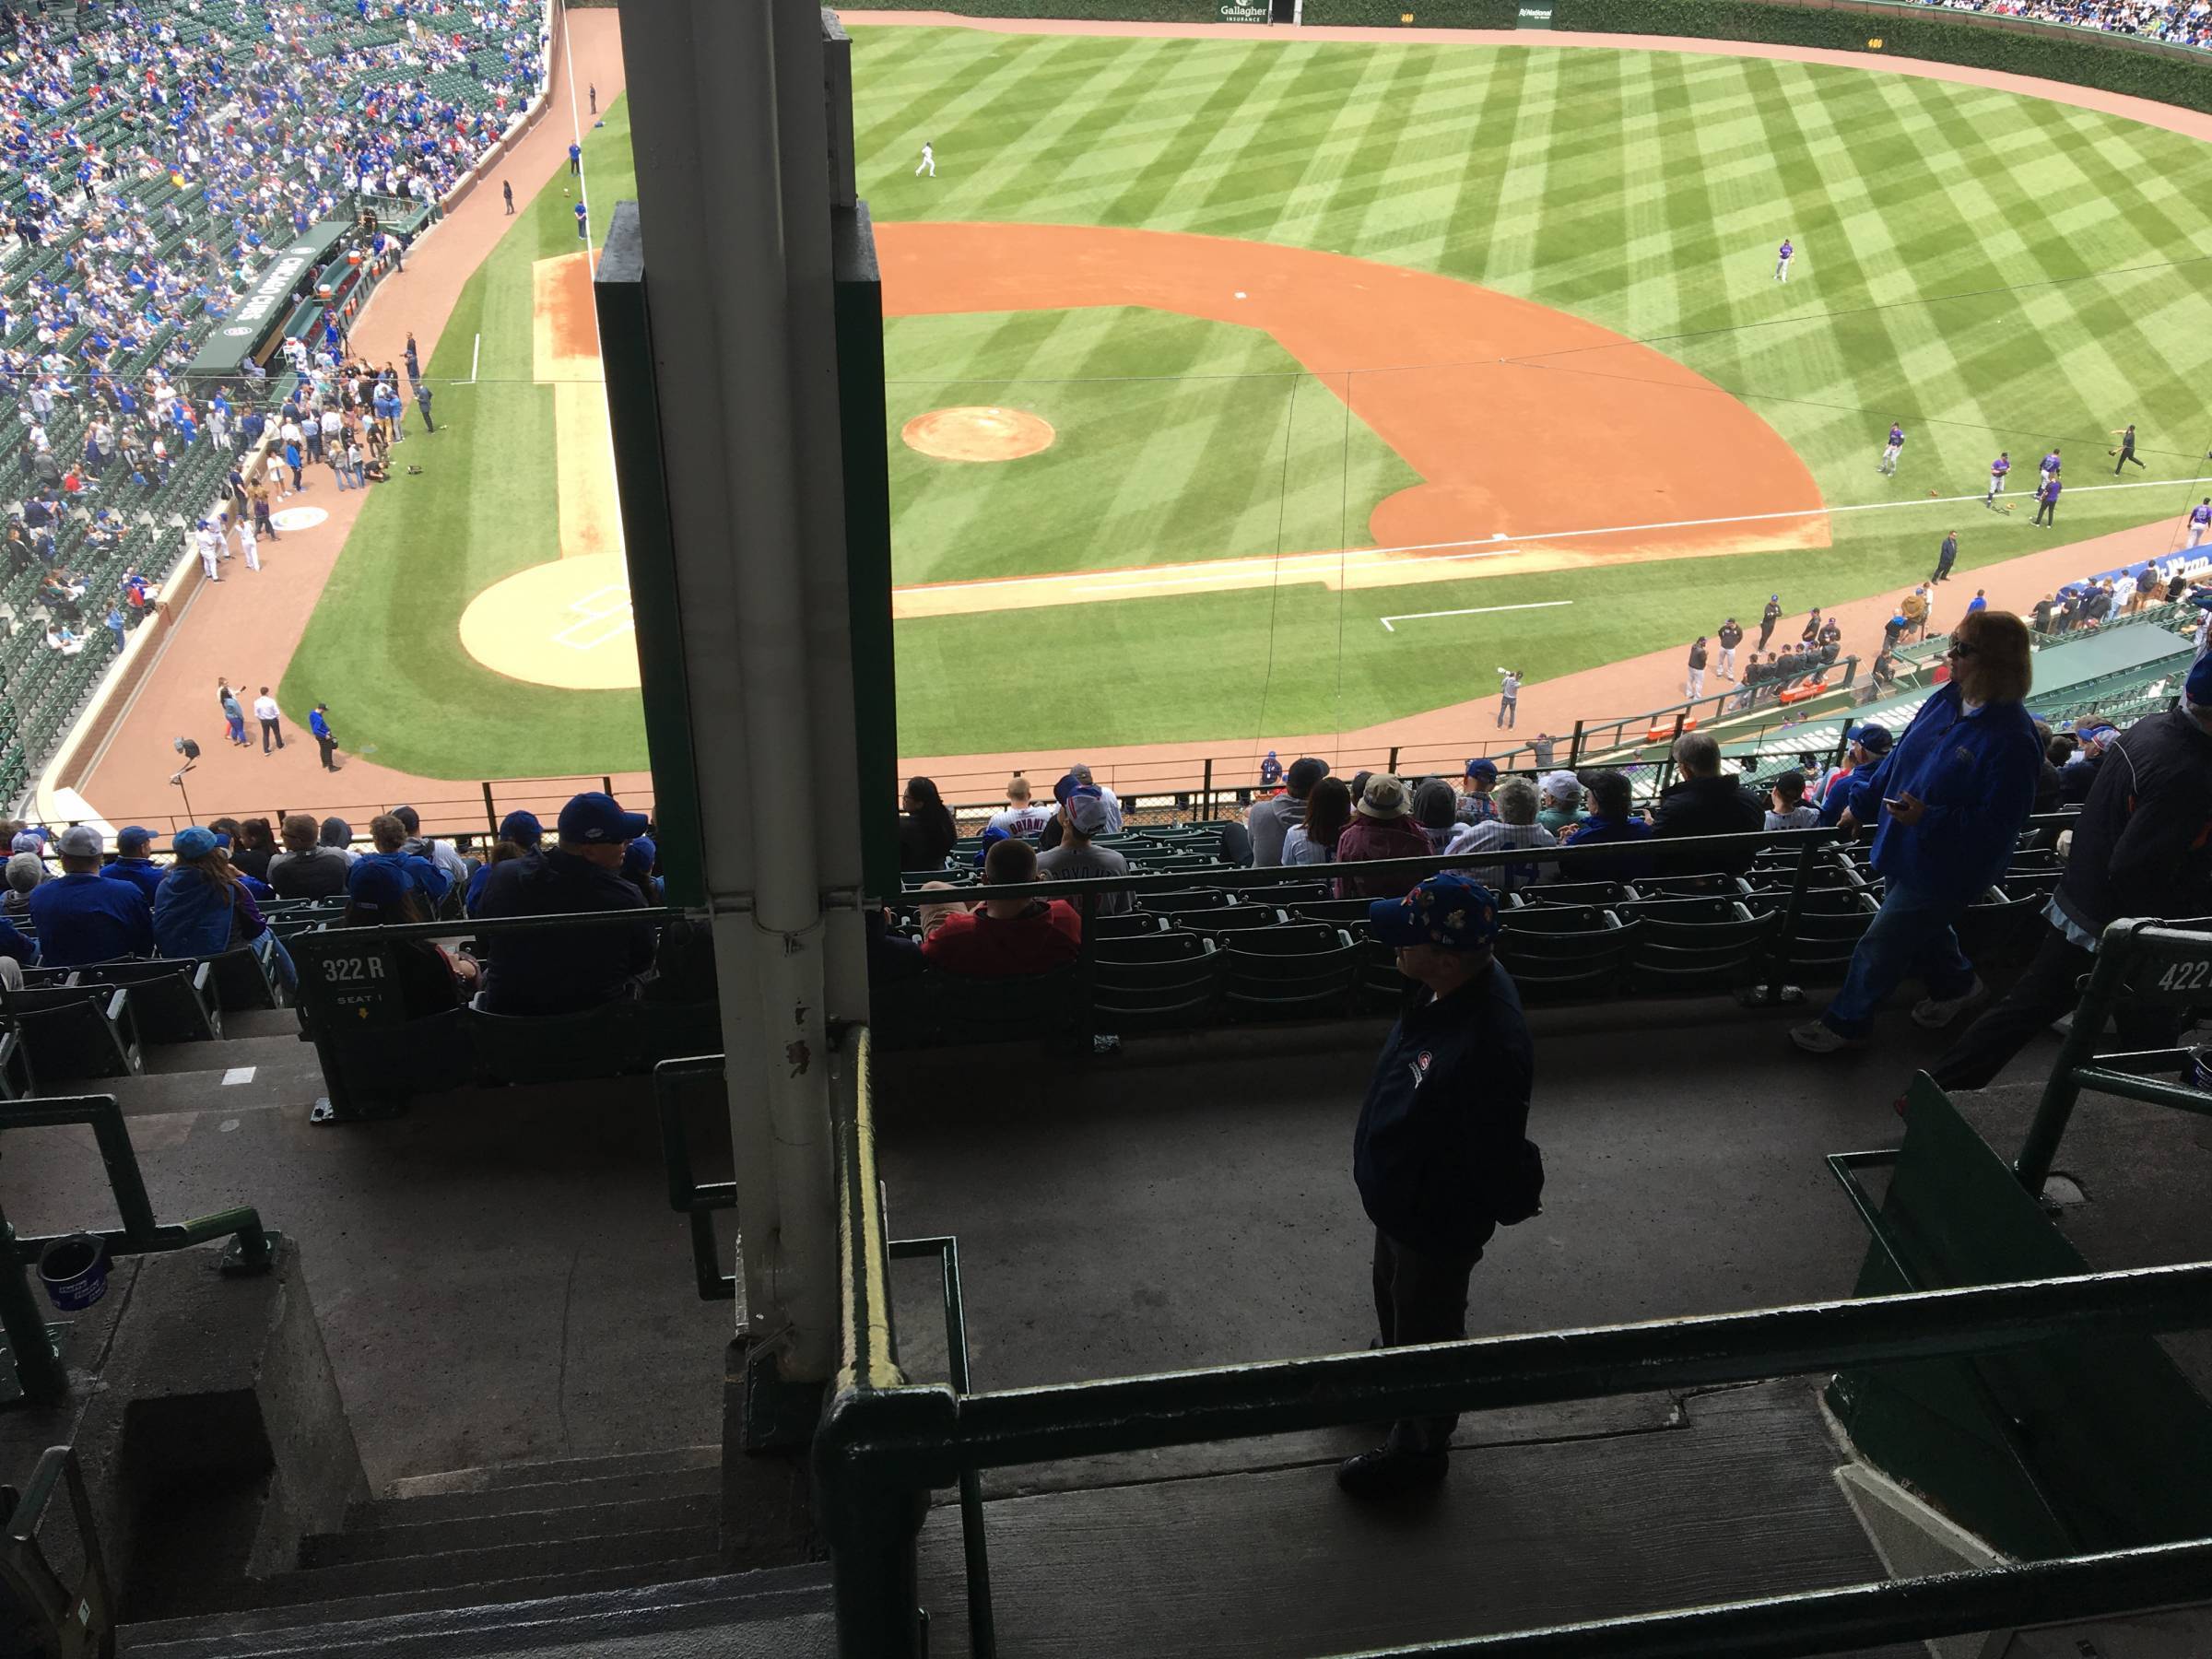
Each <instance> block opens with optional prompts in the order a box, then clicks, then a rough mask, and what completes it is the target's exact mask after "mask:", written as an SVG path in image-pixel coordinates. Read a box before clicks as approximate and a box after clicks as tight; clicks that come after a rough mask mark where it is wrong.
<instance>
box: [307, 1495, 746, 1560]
mask: <svg viewBox="0 0 2212 1659" xmlns="http://www.w3.org/2000/svg"><path fill="white" fill-rule="evenodd" d="M409 1507H410V1504H409V1503H408V1502H407V1501H405V1500H403V1501H401V1502H400V1503H398V1504H396V1505H395V1506H394V1510H393V1514H394V1515H395V1516H397V1515H404V1514H406V1512H407V1510H408V1509H409ZM719 1509H720V1505H719V1503H718V1502H717V1500H716V1497H715V1494H713V1493H712V1492H695V1493H688V1494H685V1495H683V1496H680V1497H674V1498H641V1499H639V1500H635V1501H633V1502H628V1503H598V1504H589V1505H584V1506H582V1507H579V1508H570V1509H547V1510H525V1511H524V1512H521V1513H513V1514H499V1515H471V1516H465V1517H458V1518H454V1519H450V1520H444V1521H418V1522H411V1523H407V1522H400V1521H396V1520H395V1521H393V1522H391V1523H388V1524H383V1525H375V1526H363V1527H359V1528H355V1529H352V1530H349V1531H347V1532H342V1533H323V1534H318V1535H315V1536H312V1537H310V1538H307V1539H305V1540H304V1541H302V1543H301V1544H300V1566H301V1567H303V1568H324V1567H340V1566H347V1565H350V1564H352V1563H355V1562H359V1561H396V1560H404V1559H409V1558H411V1557H416V1556H444V1555H449V1554H452V1553H453V1552H456V1551H464V1550H482V1549H491V1548H497V1547H503V1546H542V1545H549V1544H563V1543H569V1542H572V1541H577V1540H582V1539H589V1538H599V1537H625V1536H629V1535H636V1534H641V1533H651V1532H665V1531H669V1530H671V1529H690V1530H693V1531H695V1532H697V1533H698V1534H699V1535H700V1536H704V1537H708V1538H712V1536H713V1535H714V1529H715V1527H716V1526H717V1525H718V1524H719V1520H720V1517H719V1513H718V1512H719Z"/></svg>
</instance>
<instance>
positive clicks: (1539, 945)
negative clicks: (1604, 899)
mask: <svg viewBox="0 0 2212 1659" xmlns="http://www.w3.org/2000/svg"><path fill="white" fill-rule="evenodd" d="M1499 924H1500V925H1499V931H1498V943H1497V946H1496V949H1497V953H1498V960H1499V962H1500V964H1501V965H1502V966H1503V967H1504V969H1505V971H1507V972H1508V973H1510V974H1512V976H1513V983H1514V985H1515V986H1517V987H1518V988H1519V989H1520V992H1521V995H1522V999H1523V1000H1524V1002H1532V1003H1544V1002H1571V1001H1580V1000H1583V999H1586V998H1590V997H1598V996H1606V995H1609V994H1612V992H1613V991H1614V990H1615V989H1616V988H1617V986H1618V982H1619V979H1620V974H1621V970H1622V966H1623V964H1624V963H1625V962H1626V961H1627V959H1628V955H1629V952H1630V949H1631V948H1632V947H1634V945H1635V943H1636V940H1637V938H1638V936H1639V935H1638V930H1637V929H1635V928H1633V927H1630V926H1625V925H1623V924H1622V922H1621V920H1620V918H1619V916H1618V913H1617V912H1613V911H1610V910H1603V909H1600V908H1598V907H1597V906H1594V905H1569V904H1535V905H1524V906H1521V907H1519V908H1517V909H1513V910H1509V911H1505V912H1501V913H1500V916H1499Z"/></svg>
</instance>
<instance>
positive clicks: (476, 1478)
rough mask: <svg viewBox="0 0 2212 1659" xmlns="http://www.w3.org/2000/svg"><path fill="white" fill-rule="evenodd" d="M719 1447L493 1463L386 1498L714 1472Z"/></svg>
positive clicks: (400, 1486) (400, 1483)
mask: <svg viewBox="0 0 2212 1659" xmlns="http://www.w3.org/2000/svg"><path fill="white" fill-rule="evenodd" d="M721 1466H722V1448H721V1447H720V1446H719V1445H714V1444H707V1445H699V1446H672V1447H669V1448H666V1449H665V1450H662V1451H656V1452H616V1453H606V1454H605V1455H603V1456H598V1457H555V1458H546V1459H543V1460H541V1461H538V1462H535V1463H510V1464H494V1465H490V1466H488V1467H486V1468H477V1469H452V1470H448V1471H446V1472H445V1473H443V1474H439V1475H408V1476H403V1477H401V1478H400V1479H398V1480H395V1481H394V1482H393V1483H392V1486H391V1488H390V1489H389V1490H388V1491H386V1492H385V1494H384V1496H385V1497H387V1498H427V1497H429V1496H431V1495H433V1494H438V1493H445V1492H480V1491H484V1490H487V1489H488V1488H492V1487H524V1486H550V1485H555V1484H557V1483H559V1482H562V1481H571V1480H600V1479H605V1478H606V1477H609V1476H615V1475H657V1474H663V1473H667V1472H670V1471H674V1470H678V1469H709V1468H712V1469H719V1468H720V1467H721Z"/></svg>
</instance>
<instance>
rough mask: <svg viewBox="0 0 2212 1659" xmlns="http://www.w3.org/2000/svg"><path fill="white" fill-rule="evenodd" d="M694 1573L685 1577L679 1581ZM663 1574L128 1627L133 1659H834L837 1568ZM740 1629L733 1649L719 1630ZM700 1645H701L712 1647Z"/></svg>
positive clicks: (128, 1656)
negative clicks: (833, 1576) (457, 1657)
mask: <svg viewBox="0 0 2212 1659" xmlns="http://www.w3.org/2000/svg"><path fill="white" fill-rule="evenodd" d="M686 1569H689V1570H691V1571H688V1572H685V1573H684V1576H681V1577H678V1576H677V1574H678V1572H679V1571H682V1570H686ZM662 1572H663V1576H661V1577H658V1578H647V1577H641V1576H638V1574H637V1573H636V1572H635V1571H629V1572H624V1571H600V1572H597V1573H593V1574H587V1575H581V1576H571V1577H569V1578H566V1579H562V1580H559V1581H555V1580H553V1579H549V1578H539V1577H533V1578H527V1579H516V1580H510V1581H507V1582H504V1583H497V1584H482V1585H473V1586H470V1587H469V1588H467V1589H465V1590H444V1591H420V1592H415V1593H411V1594H386V1595H374V1596H357V1597H351V1598H347V1599H346V1600H341V1601H334V1602H327V1603H323V1604H320V1605H318V1606H312V1607H300V1606H272V1607H262V1608H258V1609H254V1610H252V1611H248V1612H240V1613H221V1614H209V1615H203V1616H199V1617H195V1618H172V1619H162V1620H159V1621H157V1622H150V1623H145V1624H136V1625H130V1626H126V1627H125V1628H124V1630H123V1631H122V1633H121V1637H120V1641H119V1642H118V1644H117V1645H118V1653H120V1654H121V1655H123V1656H124V1659H278V1656H279V1655H283V1656H287V1659H308V1656H311V1655H312V1659H429V1656H430V1655H447V1654H461V1653H505V1654H518V1655H519V1654H524V1653H533V1652H543V1653H562V1654H564V1655H568V1656H569V1659H574V1655H578V1654H582V1653H589V1654H591V1655H592V1656H593V1659H632V1656H633V1655H634V1656H635V1659H675V1656H676V1655H679V1654H681V1655H690V1654H694V1653H697V1654H700V1655H702V1659H703V1655H705V1654H709V1653H712V1654H718V1655H723V1656H724V1659H755V1656H756V1655H757V1656H759V1659H768V1656H769V1655H775V1656H777V1659H831V1655H833V1654H834V1653H835V1652H836V1649H835V1644H834V1640H833V1635H832V1627H831V1622H830V1588H829V1586H830V1575H829V1569H828V1568H827V1567H825V1566H822V1565H818V1564H809V1565H806V1566H800V1567H782V1568H771V1569H767V1570H764V1571H759V1572H740V1573H724V1572H721V1571H718V1569H717V1568H716V1567H714V1566H712V1565H707V1564H702V1563H701V1562H700V1561H699V1560H696V1559H694V1560H688V1561H672V1562H667V1563H664V1564H663V1569H662ZM725 1630H727V1631H735V1632H740V1635H739V1637H738V1639H736V1640H734V1641H724V1640H722V1639H720V1638H719V1637H717V1636H716V1635H715V1633H716V1632H721V1631H725ZM702 1638H703V1639H704V1640H703V1641H702Z"/></svg>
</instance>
